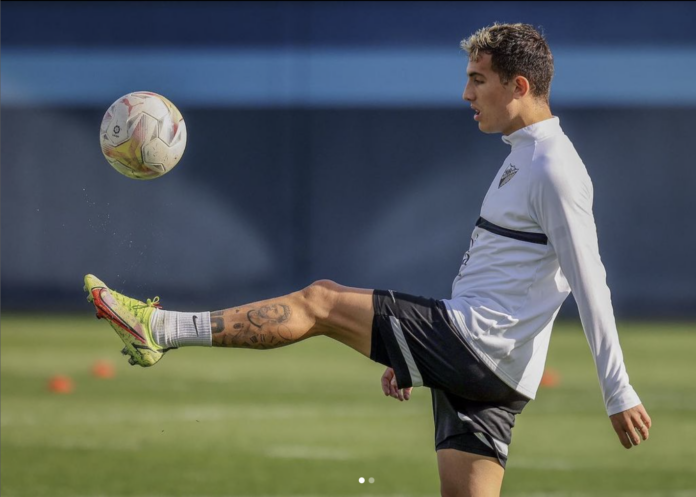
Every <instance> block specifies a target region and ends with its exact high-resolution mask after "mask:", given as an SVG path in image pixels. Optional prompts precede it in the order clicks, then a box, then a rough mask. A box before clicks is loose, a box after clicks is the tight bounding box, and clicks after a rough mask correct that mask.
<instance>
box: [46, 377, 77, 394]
mask: <svg viewBox="0 0 696 497" xmlns="http://www.w3.org/2000/svg"><path fill="white" fill-rule="evenodd" d="M74 388H75V384H74V383H73V381H72V378H70V377H69V376H61V375H56V376H53V377H52V378H51V379H50V380H49V382H48V389H49V390H50V391H51V392H53V393H72V391H73V390H74Z"/></svg>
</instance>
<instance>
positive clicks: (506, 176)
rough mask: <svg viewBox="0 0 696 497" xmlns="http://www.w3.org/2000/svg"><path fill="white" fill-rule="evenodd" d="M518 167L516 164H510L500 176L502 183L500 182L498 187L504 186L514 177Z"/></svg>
mask: <svg viewBox="0 0 696 497" xmlns="http://www.w3.org/2000/svg"><path fill="white" fill-rule="evenodd" d="M517 171H519V169H517V168H516V167H515V165H514V164H510V165H509V166H508V167H507V169H505V172H503V175H502V176H501V177H500V183H498V188H500V187H502V186H503V185H505V184H506V183H507V182H508V181H510V180H511V179H512V177H513V176H514V175H515V174H517Z"/></svg>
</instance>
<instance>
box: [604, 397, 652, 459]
mask: <svg viewBox="0 0 696 497" xmlns="http://www.w3.org/2000/svg"><path fill="white" fill-rule="evenodd" d="M609 419H611V425H612V426H613V427H614V431H616V434H617V435H618V436H619V440H621V445H623V446H624V447H626V448H627V449H630V448H631V447H633V446H634V445H638V444H640V439H641V438H642V439H643V440H647V439H648V437H649V436H650V434H649V432H648V431H649V430H650V427H651V426H652V421H650V416H648V413H647V412H646V410H645V408H644V407H643V404H638V405H637V406H636V407H631V408H630V409H626V410H625V411H621V412H617V413H616V414H612V415H611V416H609ZM639 435H640V436H639Z"/></svg>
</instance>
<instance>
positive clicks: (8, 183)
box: [0, 2, 696, 317]
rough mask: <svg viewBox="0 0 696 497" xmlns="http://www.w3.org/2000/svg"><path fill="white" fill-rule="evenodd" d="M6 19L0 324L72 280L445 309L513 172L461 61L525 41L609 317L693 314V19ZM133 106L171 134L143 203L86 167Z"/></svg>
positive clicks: (626, 10)
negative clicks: (165, 167)
mask: <svg viewBox="0 0 696 497" xmlns="http://www.w3.org/2000/svg"><path fill="white" fill-rule="evenodd" d="M1 20H2V31H1V36H2V39H1V41H2V53H1V57H0V73H1V82H0V83H1V84H0V102H1V103H2V116H1V117H2V148H1V157H0V160H1V162H2V182H1V203H2V205H1V216H2V219H1V222H2V237H1V243H2V251H1V254H2V307H3V310H5V309H23V308H32V309H66V310H86V309H87V307H86V303H85V302H84V300H83V299H84V297H83V294H82V291H81V286H82V282H81V279H82V276H83V275H84V274H85V273H87V272H93V273H95V274H97V275H98V276H100V277H101V278H103V279H104V280H105V281H106V282H107V283H108V284H110V285H111V286H113V287H114V288H117V289H120V290H123V291H126V292H129V293H131V294H133V295H134V296H139V297H143V298H144V297H147V296H153V295H155V294H158V295H160V296H161V297H162V299H163V301H164V303H165V304H166V306H167V307H169V308H174V307H176V308H180V309H198V308H208V309H213V308H221V307H227V306H230V305H234V304H239V303H242V302H247V301H251V300H257V299H261V298H267V297H270V296H274V295H278V294H281V293H286V292H289V291H292V290H294V289H297V288H299V287H302V286H304V285H306V284H308V283H310V282H311V281H312V280H314V279H318V278H331V279H335V280H337V281H339V282H341V283H345V284H348V285H354V286H363V287H388V288H394V289H397V290H401V291H406V292H411V293H417V294H423V295H428V296H434V297H446V296H448V295H449V291H450V285H451V282H452V279H453V277H454V276H455V274H456V272H457V270H458V267H459V262H460V259H461V256H462V254H463V253H464V251H465V250H466V247H467V245H468V239H469V234H470V232H471V229H472V228H473V223H474V222H475V220H476V219H477V217H478V210H479V207H480V204H481V201H482V200H483V195H484V193H485V191H486V189H487V187H488V185H489V184H490V182H491V181H492V179H493V175H495V173H496V172H497V170H498V167H499V166H500V164H501V162H502V160H503V159H504V158H505V156H506V155H507V153H508V150H509V149H508V147H507V146H506V145H505V144H504V143H502V142H501V141H500V136H499V135H492V136H491V135H483V134H481V133H480V132H479V131H478V129H477V126H476V123H475V122H473V120H472V114H471V112H470V110H468V106H467V105H466V104H465V103H463V102H462V101H461V92H462V90H463V86H464V83H465V68H466V62H467V61H466V56H465V55H464V54H463V53H462V52H461V51H460V50H459V41H460V40H461V39H462V38H464V37H466V36H468V35H469V34H471V33H472V32H473V31H475V30H476V29H478V28H479V27H482V26H484V25H489V24H491V23H492V22H494V21H500V22H520V21H521V22H529V23H531V24H534V25H536V26H542V27H543V30H544V32H545V34H546V36H547V39H548V41H549V44H550V46H551V48H552V50H553V52H554V56H555V59H556V77H555V79H554V83H553V86H552V99H551V102H552V110H553V111H554V114H556V115H557V116H559V117H560V119H561V124H562V126H563V127H564V129H565V131H566V133H567V134H568V135H569V136H570V137H571V139H572V140H573V142H574V143H575V145H576V148H577V149H578V151H579V153H580V155H581V157H583V159H584V161H585V164H586V165H587V168H588V170H589V172H590V174H591V176H592V178H593V182H594V185H595V216H596V218H597V225H598V231H599V236H600V248H601V250H602V256H603V260H604V262H605V265H606V267H607V271H608V275H609V276H608V279H609V284H610V286H611V288H612V290H613V300H614V304H615V308H616V310H617V314H618V315H619V316H623V317H626V316H659V317H681V316H692V317H693V316H696V305H695V304H696V285H694V282H695V281H696V264H694V263H693V253H694V247H696V230H694V228H693V226H694V222H693V216H694V214H695V213H696V201H695V200H694V196H693V193H692V190H693V185H694V184H696V167H695V166H696V161H694V159H693V154H692V148H693V147H692V141H693V138H692V135H693V131H694V128H695V126H694V124H695V122H696V121H695V120H694V110H696V89H694V86H693V81H694V80H696V3H689V2H683V3H682V2H660V3H659V4H658V3H653V2H641V3H622V2H598V3H585V2H558V3H553V2H551V3H547V2H539V3H537V2H519V3H517V2H486V3H481V2H474V3H468V2H457V3H438V2H428V3H425V2H412V3H401V2H387V3H382V2H376V3H356V4H352V3H326V4H324V3H313V2H284V3H273V2H268V3H206V2H196V3H188V2H162V3H157V2H153V3H149V2H138V3H120V2H114V3H111V2H106V3H79V2H75V3H73V2H52V3H43V2H37V3H32V2H29V3H27V2H21V3H19V2H3V3H2V18H1ZM136 90H149V91H155V92H158V93H161V94H163V95H165V96H167V97H168V98H170V99H171V100H172V101H174V103H175V104H176V105H177V106H178V107H179V109H180V110H181V111H182V113H183V115H184V118H185V119H186V124H187V128H188V131H189V141H188V145H187V150H186V153H185V154H184V158H183V159H182V161H181V163H180V164H179V165H178V166H177V167H176V169H174V170H173V171H172V172H171V173H170V174H168V175H166V176H164V177H162V178H160V179H158V180H155V181H149V182H139V181H135V180H130V179H127V178H125V177H122V176H120V175H118V174H117V173H116V172H115V171H113V170H112V169H111V168H110V166H109V165H108V164H107V162H106V161H105V160H104V158H103V157H102V155H101V151H100V149H99V144H98V129H99V124H100V122H101V118H102V116H103V114H104V112H105V111H106V109H107V107H108V106H109V105H110V104H111V103H112V102H113V101H114V100H116V98H118V97H119V96H121V95H123V94H126V93H129V92H131V91H136ZM564 312H565V313H567V314H568V313H573V312H574V308H573V305H572V303H571V304H570V305H568V306H567V307H566V309H564Z"/></svg>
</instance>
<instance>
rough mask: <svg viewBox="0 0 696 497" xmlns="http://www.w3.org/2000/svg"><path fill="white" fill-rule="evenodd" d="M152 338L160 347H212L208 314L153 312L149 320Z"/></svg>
mask: <svg viewBox="0 0 696 497" xmlns="http://www.w3.org/2000/svg"><path fill="white" fill-rule="evenodd" d="M150 329H151V330H152V337H153V338H154V339H155V342H157V345H159V346H160V347H165V348H169V347H192V346H199V347H212V346H213V332H212V330H211V329H210V313H209V312H174V311H163V310H160V309H157V310H155V312H153V313H152V317H151V318H150Z"/></svg>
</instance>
